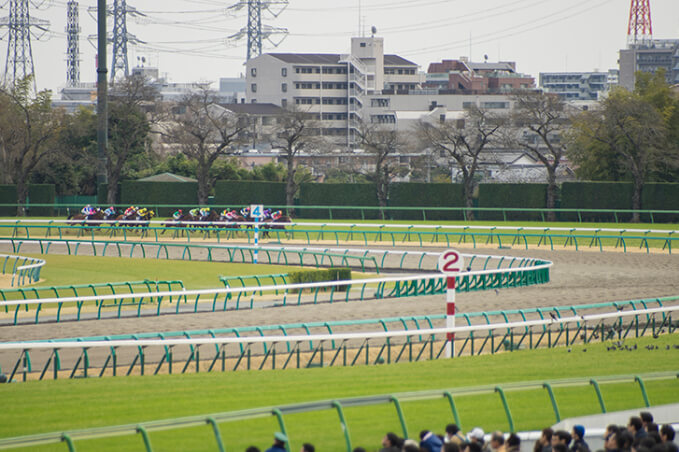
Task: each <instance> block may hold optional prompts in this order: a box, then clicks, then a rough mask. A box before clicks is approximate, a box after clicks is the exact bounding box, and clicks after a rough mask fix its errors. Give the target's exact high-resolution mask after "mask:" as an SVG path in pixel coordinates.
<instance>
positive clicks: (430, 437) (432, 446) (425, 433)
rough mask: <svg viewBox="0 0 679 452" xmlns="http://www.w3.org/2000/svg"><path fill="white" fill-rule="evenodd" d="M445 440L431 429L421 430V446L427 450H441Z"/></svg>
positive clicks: (429, 451)
mask: <svg viewBox="0 0 679 452" xmlns="http://www.w3.org/2000/svg"><path fill="white" fill-rule="evenodd" d="M441 447H443V441H441V438H439V437H438V436H436V435H434V434H433V433H432V432H430V431H429V430H422V431H421V432H420V448H421V449H424V450H426V451H427V452H441Z"/></svg>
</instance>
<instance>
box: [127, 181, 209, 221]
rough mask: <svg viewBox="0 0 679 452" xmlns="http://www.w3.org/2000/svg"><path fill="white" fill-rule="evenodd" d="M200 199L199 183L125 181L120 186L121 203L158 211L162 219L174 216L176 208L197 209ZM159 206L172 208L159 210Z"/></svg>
mask: <svg viewBox="0 0 679 452" xmlns="http://www.w3.org/2000/svg"><path fill="white" fill-rule="evenodd" d="M197 199H198V183H197V182H139V181H130V180H127V181H123V182H121V184H120V202H121V203H122V204H123V205H129V204H134V205H139V206H144V207H148V208H152V209H154V210H156V214H157V215H158V216H160V217H163V216H168V215H172V212H174V209H175V208H184V209H187V208H191V207H195V206H196V204H197ZM158 204H169V205H170V206H171V207H165V208H158V207H156V206H157V205H158Z"/></svg>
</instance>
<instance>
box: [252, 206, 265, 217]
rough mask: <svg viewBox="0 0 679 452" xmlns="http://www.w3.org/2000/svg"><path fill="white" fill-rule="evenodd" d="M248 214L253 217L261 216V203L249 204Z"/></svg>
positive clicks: (262, 213) (262, 214)
mask: <svg viewBox="0 0 679 452" xmlns="http://www.w3.org/2000/svg"><path fill="white" fill-rule="evenodd" d="M250 216H251V217H253V218H262V217H263V216H264V212H263V207H262V205H261V204H250Z"/></svg>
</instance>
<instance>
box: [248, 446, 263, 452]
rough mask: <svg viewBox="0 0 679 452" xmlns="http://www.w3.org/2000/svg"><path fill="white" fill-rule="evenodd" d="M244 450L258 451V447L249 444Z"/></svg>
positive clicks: (249, 451)
mask: <svg viewBox="0 0 679 452" xmlns="http://www.w3.org/2000/svg"><path fill="white" fill-rule="evenodd" d="M245 452H260V450H259V447H257V446H250V447H248V448H247V449H245Z"/></svg>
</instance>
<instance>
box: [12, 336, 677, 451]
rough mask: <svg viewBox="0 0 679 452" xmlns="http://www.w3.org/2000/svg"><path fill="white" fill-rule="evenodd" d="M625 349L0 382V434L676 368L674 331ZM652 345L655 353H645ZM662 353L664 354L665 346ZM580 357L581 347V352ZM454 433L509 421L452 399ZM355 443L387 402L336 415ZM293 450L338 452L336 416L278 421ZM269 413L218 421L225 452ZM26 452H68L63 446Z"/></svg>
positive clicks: (381, 418) (479, 401)
mask: <svg viewBox="0 0 679 452" xmlns="http://www.w3.org/2000/svg"><path fill="white" fill-rule="evenodd" d="M633 343H637V344H638V348H637V350H635V351H608V350H607V349H606V347H607V345H608V344H606V343H604V344H588V345H587V346H579V347H573V348H572V350H570V351H569V350H568V349H566V348H558V349H552V350H533V351H518V352H513V353H504V354H499V355H494V356H477V357H463V358H456V359H454V360H437V361H427V362H420V363H403V364H394V365H389V366H371V367H364V366H361V367H348V368H339V367H338V368H324V369H305V370H304V369H303V370H284V371H281V370H276V371H242V372H232V373H211V374H191V375H165V376H146V377H125V378H122V377H116V378H103V379H88V380H57V381H42V382H28V383H16V384H9V385H6V386H0V391H1V392H2V401H3V413H4V420H3V422H2V423H1V424H0V437H9V436H18V435H24V434H32V433H38V432H49V431H61V430H68V429H80V428H90V427H95V426H104V425H116V424H129V423H135V422H141V421H149V420H154V419H163V418H172V417H181V416H190V415H198V414H209V413H216V412H226V411H235V410H241V409H246V408H253V407H261V406H275V405H281V404H289V403H297V402H304V401H313V400H327V399H333V398H341V397H354V396H361V395H372V394H385V393H395V392H408V391H419V390H428V389H445V388H459V387H463V386H477V385H484V384H500V385H501V384H502V383H503V382H516V381H535V380H538V381H544V380H549V379H562V378H569V377H590V376H597V375H615V374H631V373H643V372H654V371H663V370H677V368H678V367H679V366H677V363H678V362H679V349H675V348H674V347H673V346H674V345H677V346H679V335H676V334H675V335H671V336H661V337H660V338H658V339H653V338H642V339H638V340H634V341H627V342H626V344H629V345H631V344H633ZM649 344H651V345H657V346H658V347H659V348H658V349H657V350H656V349H654V350H648V349H646V347H645V346H646V345H649ZM668 345H669V346H670V349H669V350H667V349H666V347H667V346H668ZM585 350H586V351H585ZM646 388H647V390H648V396H649V399H650V401H651V403H652V404H653V403H656V404H660V403H670V402H679V380H669V381H651V382H647V383H646ZM602 391H603V396H604V399H605V402H606V406H607V409H608V411H615V410H620V409H627V408H641V407H642V406H643V398H642V396H641V392H640V391H639V387H638V385H636V384H632V383H629V384H614V385H602ZM555 395H556V399H557V401H558V403H559V407H560V411H561V416H562V418H563V419H565V418H567V417H571V416H576V415H584V414H594V413H598V412H600V408H599V404H598V400H597V397H596V395H595V392H594V390H593V388H592V387H591V386H583V387H567V388H556V389H555ZM507 398H508V402H509V406H510V409H511V411H512V415H513V417H514V422H515V426H516V428H517V429H518V430H532V429H540V428H543V427H545V426H548V425H551V424H553V423H554V421H555V419H554V413H553V411H552V408H551V404H550V401H549V397H548V395H547V393H546V391H544V390H540V391H525V392H524V391H521V392H510V393H508V394H507ZM456 404H457V408H458V411H459V414H460V418H461V423H462V427H463V429H465V430H469V429H471V428H472V427H473V426H476V425H480V426H482V427H483V428H484V429H485V430H486V431H491V430H495V429H500V430H507V429H508V424H507V419H506V417H505V414H504V410H503V408H502V404H501V401H500V398H499V397H498V396H497V394H493V395H479V396H464V397H462V396H460V397H457V398H456ZM403 409H404V412H405V416H406V420H407V424H408V429H409V431H410V432H411V435H413V436H414V435H415V434H416V433H417V432H419V431H420V430H422V429H425V428H429V429H433V430H434V431H437V432H442V431H443V428H444V426H445V425H446V424H447V423H449V422H452V420H453V419H452V415H451V413H450V409H449V407H448V406H447V402H446V401H445V400H444V399H441V400H436V401H423V402H407V403H404V404H403ZM345 416H346V418H347V422H348V426H349V431H350V434H351V438H352V443H353V445H354V447H356V446H358V445H362V446H364V447H366V448H367V450H376V449H377V448H378V445H379V442H380V440H381V438H382V436H383V435H384V433H385V432H387V431H396V432H398V431H399V423H398V418H397V416H396V412H395V410H394V407H393V406H391V405H376V406H366V407H361V408H351V409H347V410H345ZM285 422H286V427H287V429H288V433H289V436H290V437H291V439H292V444H291V446H292V447H291V450H293V451H296V450H299V449H300V447H301V444H302V442H306V441H310V442H312V443H314V444H315V445H316V446H317V449H318V450H325V451H341V450H344V443H343V436H342V432H341V430H340V426H339V423H338V421H337V415H336V413H335V412H334V411H330V410H328V411H321V412H313V413H301V414H294V415H288V416H286V417H285ZM277 428H278V427H277V422H276V420H275V418H274V417H271V418H263V419H258V420H253V421H241V422H233V423H223V424H220V431H221V434H222V437H223V439H224V443H225V445H226V450H229V451H242V450H245V448H246V447H247V446H248V445H251V444H254V445H257V446H258V447H260V449H262V450H264V449H265V448H266V447H267V446H268V445H269V443H270V437H271V434H272V432H273V431H275V430H277ZM151 441H152V445H153V446H154V450H192V451H202V450H206V451H207V450H217V449H216V444H215V440H214V436H213V435H212V433H211V431H210V429H209V427H208V426H205V427H201V428H189V429H179V430H171V431H167V432H161V433H152V434H151ZM76 446H77V448H78V450H79V451H81V450H96V451H114V450H116V451H117V450H143V444H142V441H141V438H140V437H139V436H138V435H137V436H134V437H133V436H125V437H119V438H113V439H106V440H91V441H82V442H81V441H79V442H77V443H76ZM32 450H39V451H42V450H66V449H65V445H63V444H62V445H58V446H45V447H42V448H38V449H32Z"/></svg>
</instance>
